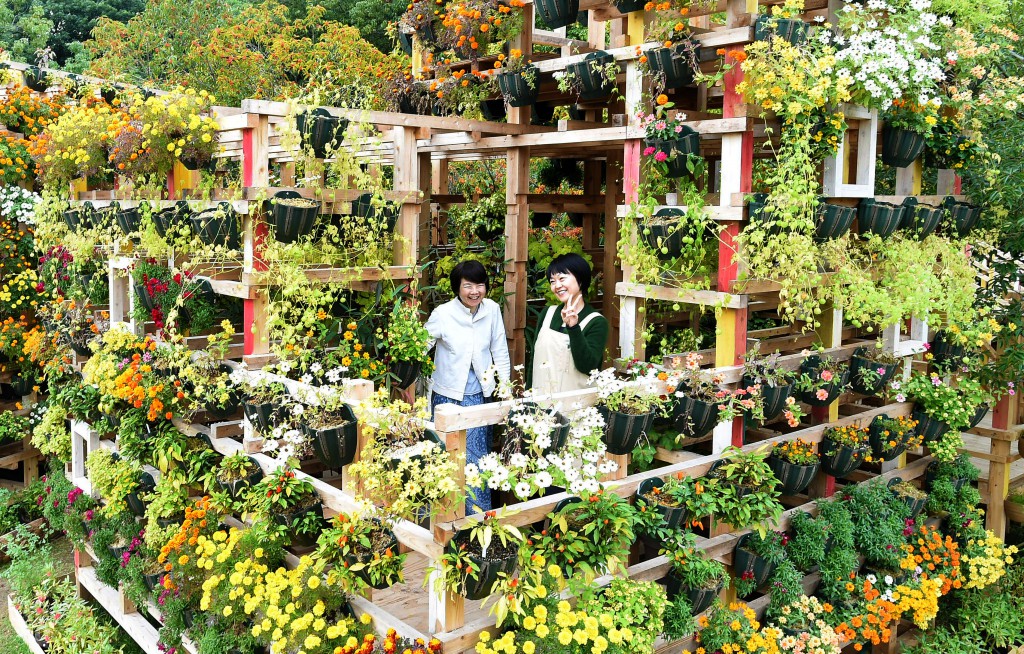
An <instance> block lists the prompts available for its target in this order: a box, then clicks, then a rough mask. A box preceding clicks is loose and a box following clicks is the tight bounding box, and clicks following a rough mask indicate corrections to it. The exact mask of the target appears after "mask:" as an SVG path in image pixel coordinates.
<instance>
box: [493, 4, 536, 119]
mask: <svg viewBox="0 0 1024 654" xmlns="http://www.w3.org/2000/svg"><path fill="white" fill-rule="evenodd" d="M539 6H540V5H537V7H538V8H539ZM495 79H497V80H498V90H499V91H501V96H502V97H503V98H505V102H507V103H508V106H510V107H526V106H529V105H531V104H533V103H534V102H536V101H537V94H538V93H539V92H540V71H539V70H537V67H536V66H534V65H532V64H531V65H529V66H527V67H526V70H524V71H522V72H512V73H509V72H498V74H497V75H495Z"/></svg>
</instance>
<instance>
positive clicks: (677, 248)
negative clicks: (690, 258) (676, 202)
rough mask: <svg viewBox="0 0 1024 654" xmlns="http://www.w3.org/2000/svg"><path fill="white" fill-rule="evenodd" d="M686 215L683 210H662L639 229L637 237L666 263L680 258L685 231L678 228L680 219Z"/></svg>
mask: <svg viewBox="0 0 1024 654" xmlns="http://www.w3.org/2000/svg"><path fill="white" fill-rule="evenodd" d="M684 215H686V212H685V211H683V210H682V209H674V208H666V209H661V210H659V211H658V212H657V213H655V214H654V216H653V220H652V222H650V223H648V224H646V225H641V226H640V227H639V229H638V230H637V235H638V236H639V237H640V240H641V241H643V243H644V245H646V246H647V247H649V248H651V249H652V250H654V254H655V256H657V257H658V258H659V259H661V260H663V261H665V260H670V259H674V258H676V257H679V256H681V255H682V253H683V235H684V230H682V229H679V228H678V227H679V217H680V216H684ZM672 218H675V220H672Z"/></svg>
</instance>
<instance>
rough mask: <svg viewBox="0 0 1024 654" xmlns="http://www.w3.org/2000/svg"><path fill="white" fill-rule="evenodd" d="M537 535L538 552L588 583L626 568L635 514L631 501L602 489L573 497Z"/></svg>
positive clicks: (566, 572) (536, 545)
mask: <svg viewBox="0 0 1024 654" xmlns="http://www.w3.org/2000/svg"><path fill="white" fill-rule="evenodd" d="M548 518H549V520H550V522H549V524H548V526H547V528H545V529H542V530H541V532H540V533H539V534H535V535H534V537H533V539H532V540H533V543H534V551H535V552H536V553H537V554H539V555H540V556H543V557H545V558H546V559H547V560H548V561H550V562H551V563H553V564H555V565H557V566H558V567H560V568H561V569H562V570H563V571H564V573H565V576H566V578H569V579H572V578H573V577H574V576H576V575H579V576H580V579H582V580H585V581H587V582H589V581H592V580H593V579H595V578H597V577H598V576H600V575H602V574H606V573H614V572H616V571H617V570H620V569H622V568H624V566H625V564H626V559H627V558H628V556H629V548H630V546H631V545H632V543H633V541H634V540H635V534H634V531H633V527H634V524H635V517H634V514H633V511H632V509H631V507H630V505H629V502H628V501H627V500H625V499H623V498H622V497H619V496H618V495H616V494H615V493H608V492H604V491H598V492H596V493H590V494H584V495H583V496H582V497H581V498H573V499H571V500H569V501H568V503H567V504H566V505H565V506H563V507H562V508H561V509H560V510H558V511H556V512H554V513H551V514H550V515H549V516H548Z"/></svg>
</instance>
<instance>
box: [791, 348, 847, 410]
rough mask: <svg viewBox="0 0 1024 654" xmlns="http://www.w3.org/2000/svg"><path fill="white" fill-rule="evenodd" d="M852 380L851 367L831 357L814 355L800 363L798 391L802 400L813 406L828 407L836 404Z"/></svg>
mask: <svg viewBox="0 0 1024 654" xmlns="http://www.w3.org/2000/svg"><path fill="white" fill-rule="evenodd" d="M849 379H850V367H849V365H847V364H846V363H845V362H843V363H839V362H837V361H835V359H833V358H832V357H830V356H825V355H822V354H812V355H810V356H808V357H807V358H806V359H804V360H803V361H802V362H801V363H800V375H799V376H798V377H797V380H796V384H795V386H796V389H797V390H798V391H799V392H800V400H801V401H803V402H806V403H807V404H810V405H811V406H818V407H821V406H828V405H830V404H832V403H833V402H835V401H836V400H837V399H838V398H839V396H840V395H842V394H843V391H844V390H846V386H847V384H848V383H849Z"/></svg>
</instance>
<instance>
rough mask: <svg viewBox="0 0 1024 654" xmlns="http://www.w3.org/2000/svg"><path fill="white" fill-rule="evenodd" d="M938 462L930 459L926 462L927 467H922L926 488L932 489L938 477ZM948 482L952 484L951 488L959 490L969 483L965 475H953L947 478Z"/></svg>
mask: <svg viewBox="0 0 1024 654" xmlns="http://www.w3.org/2000/svg"><path fill="white" fill-rule="evenodd" d="M937 471H938V462H937V461H932V462H931V463H929V464H928V467H927V468H925V469H924V487H925V488H927V489H928V490H932V488H933V487H934V484H935V480H936V479H938V476H939V475H938V472H937ZM949 483H951V484H953V488H954V489H955V490H956V491H957V492H960V489H961V488H963V487H964V486H967V485H968V484H970V483H971V481H970V480H969V479H967V478H966V477H954V478H952V479H950V480H949Z"/></svg>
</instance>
